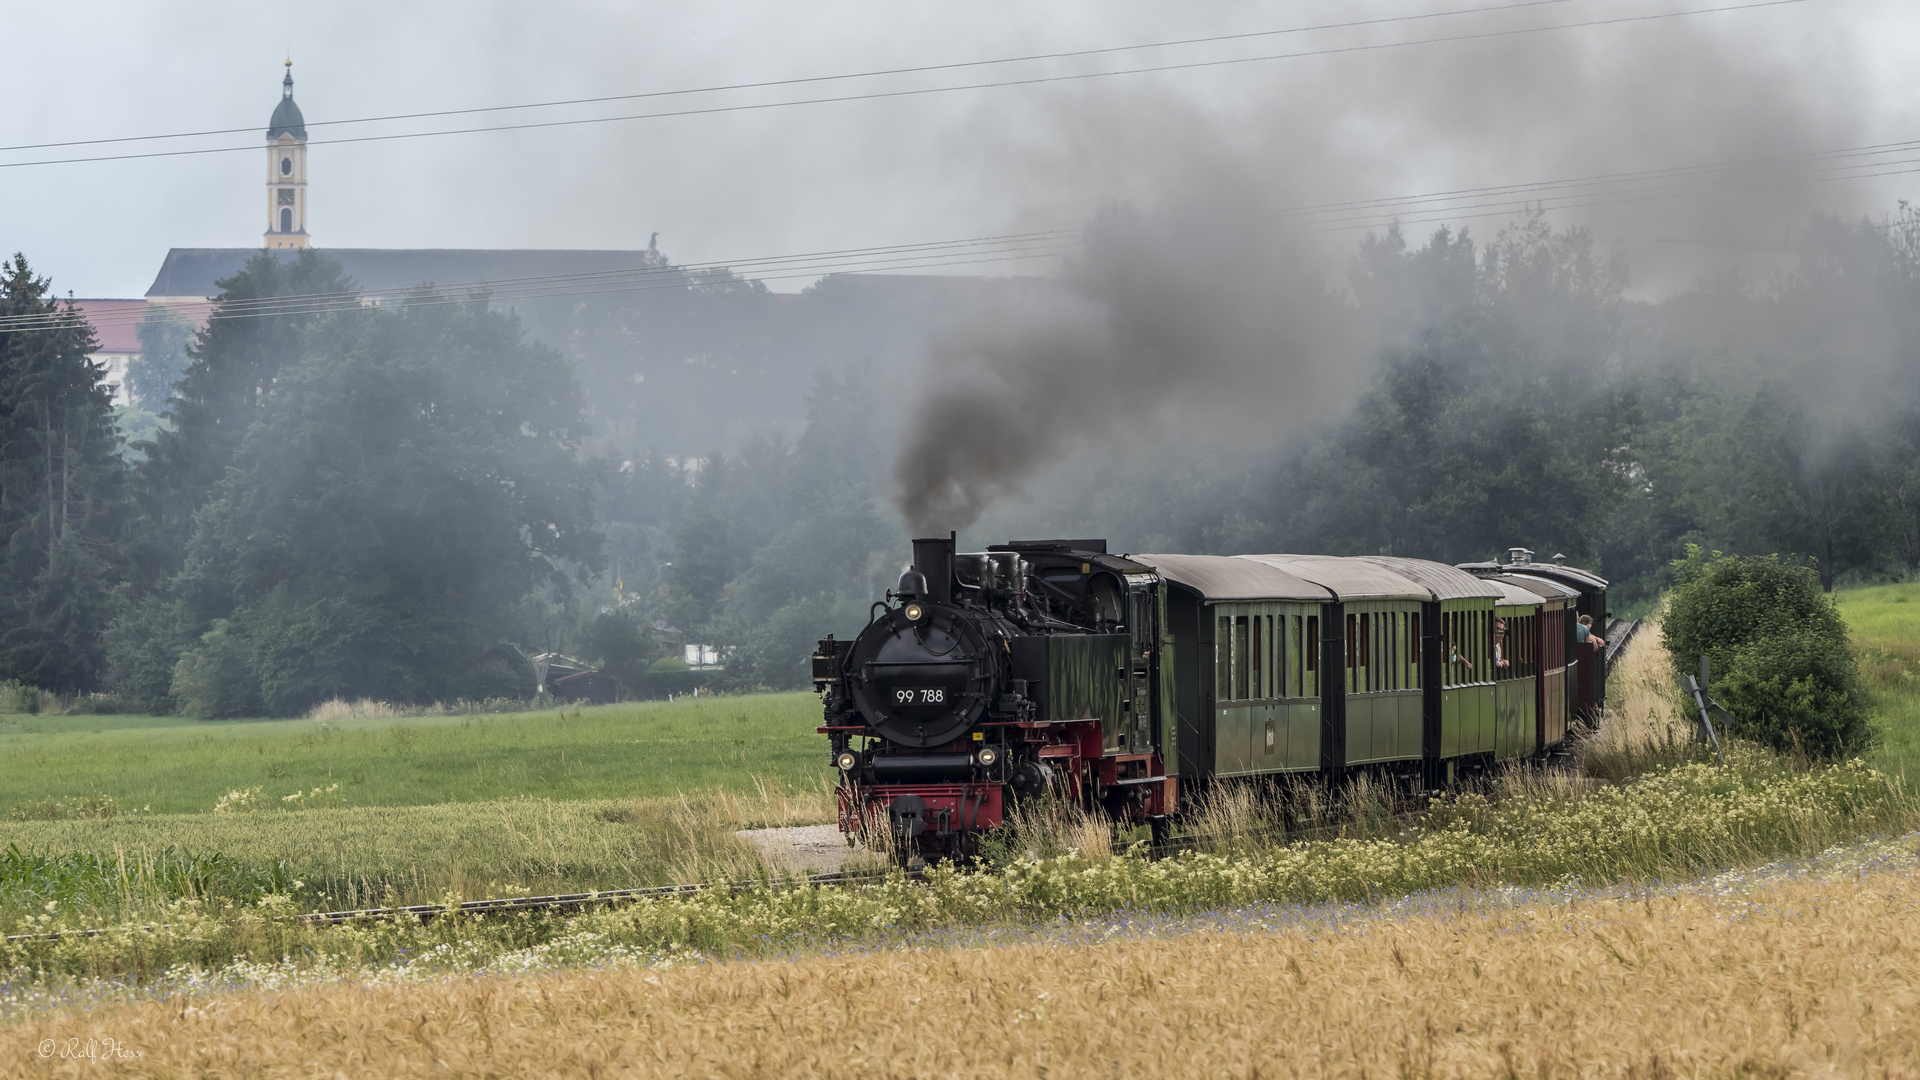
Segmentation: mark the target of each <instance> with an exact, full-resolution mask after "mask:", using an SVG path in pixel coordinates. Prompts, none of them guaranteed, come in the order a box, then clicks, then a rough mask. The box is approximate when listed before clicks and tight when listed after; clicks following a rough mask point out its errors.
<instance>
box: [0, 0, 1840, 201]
mask: <svg viewBox="0 0 1920 1080" xmlns="http://www.w3.org/2000/svg"><path fill="white" fill-rule="evenodd" d="M1807 2H1808V0H1750V2H1747V3H1738V4H1727V5H1722V6H1718V7H1697V8H1687V9H1683V10H1679V11H1663V12H1653V13H1649V14H1642V15H1619V16H1611V17H1608V18H1602V19H1586V20H1582V21H1578V22H1565V23H1553V24H1549V25H1545V26H1528V27H1512V28H1507V29H1501V30H1484V31H1475V32H1471V33H1461V34H1447V35H1442V36H1437V37H1428V38H1417V39H1413V40H1410V41H1390V42H1373V43H1368V44H1359V45H1342V46H1330V47H1327V48H1320V49H1305V50H1300V51H1297V52H1290V53H1270V54H1266V55H1261V56H1241V57H1226V58H1215V59H1210V60H1191V61H1181V62H1173V63H1164V64H1153V65H1148V66H1143V67H1133V68H1123V69H1118V70H1114V71H1092V72H1074V73H1068V74H1056V75H1034V76H1027V77H1022V78H1015V79H1001V80H995V81H990V82H974V83H962V84H959V85H952V86H932V87H914V88H907V89H898V90H873V91H866V92H860V93H847V94H835V95H831V96H826V97H813V98H798V99H791V100H786V101H766V102H749V103H741V104H733V105H709V106H700V107H692V108H685V109H670V110H664V111H659V112H645V113H630V114H626V115H622V116H598V117H581V118H573V119H565V120H536V121H528V122H526V123H518V124H495V125H488V126H481V127H465V128H448V129H443V130H439V131H414V132H396V133H392V134H385V135H354V136H344V137H341V138H336V139H314V140H309V142H308V145H309V146H329V145H344V144H351V143H371V142H393V141H398V140H405V139H423V138H439V137H444V136H449V135H473V134H485V133H491V132H503V131H530V130H535V129H543V128H562V127H580V126H586V125H592V124H611V123H622V122H628V121H638V120H664V119H670V118H676V117H691V116H714V115H720V114H725V113H742V112H759V111H765V110H769V109H787V108H796V107H799V106H805V105H831V104H842V103H846V102H854V101H878V100H884V99H890V98H911V97H925V96H930V95H935V94H951V93H959V92H963V91H968V90H990V89H999V88H1005V87H1015V86H1040V85H1046V84H1051V83H1064V82H1075V81H1082V80H1089V79H1107V78H1117V77H1120V76H1124V75H1147V74H1159V73H1164V72H1171V71H1192V70H1198V69H1204V68H1220V67H1232V66H1238V65H1245V64H1258V63H1270V62H1274V61H1280V60H1297V59H1301V58H1304V57H1310V56H1334V55H1341V54H1351V53H1363V52H1377V51H1382V50H1388V49H1403V48H1411V47H1414V46H1420V45H1438V44H1447V43H1453V42H1464V41H1483V40H1490V39H1497V38H1507V37H1516V36H1520V35H1525V34H1539V33H1548V32H1552V31H1556V30H1575V29H1581V28H1585V27H1595V26H1615V25H1622V24H1627V23H1643V22H1654V21H1659V20H1665V19H1678V18H1687V17H1690V16H1695V15H1714V14H1722V13H1727V12H1737V11H1753V10H1758V9H1761V8H1774V7H1787V6H1791V5H1796V4H1803V3H1807ZM242 130H247V131H252V130H256V129H253V128H247V129H242ZM259 148H260V147H259V144H249V145H246V146H215V147H200V148H195V149H185V150H151V151H144V152H140V153H132V154H100V155H92V156H86V157H66V158H42V159H38V160H34V161H13V162H0V168H6V169H20V168H31V167H36V166H42V165H73V164H85V163H89V162H100V161H135V160H143V159H149V158H167V157H193V156H199V155H205V154H231V153H248V152H257V151H258V150H259Z"/></svg>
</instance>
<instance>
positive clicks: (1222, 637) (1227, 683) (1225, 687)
mask: <svg viewBox="0 0 1920 1080" xmlns="http://www.w3.org/2000/svg"><path fill="white" fill-rule="evenodd" d="M1232 656H1233V620H1232V619H1229V618H1227V617H1226V616H1225V615H1222V616H1220V629H1219V630H1218V631H1217V632H1216V633H1215V634H1214V637H1213V670H1214V671H1215V672H1217V673H1218V674H1217V677H1216V678H1215V679H1214V696H1215V697H1216V698H1218V699H1219V700H1221V701H1225V700H1227V699H1228V698H1230V697H1232V696H1233V664H1232V662H1231V659H1232Z"/></svg>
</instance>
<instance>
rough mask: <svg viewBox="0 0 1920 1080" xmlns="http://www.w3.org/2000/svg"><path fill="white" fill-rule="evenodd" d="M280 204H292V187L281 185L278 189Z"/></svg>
mask: <svg viewBox="0 0 1920 1080" xmlns="http://www.w3.org/2000/svg"><path fill="white" fill-rule="evenodd" d="M280 205H281V206H292V205H293V189H292V188H290V187H283V188H281V189H280Z"/></svg>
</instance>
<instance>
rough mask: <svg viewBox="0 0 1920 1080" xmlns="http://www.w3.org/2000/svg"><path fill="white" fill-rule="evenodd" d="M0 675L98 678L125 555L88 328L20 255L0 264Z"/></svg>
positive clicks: (117, 468)
mask: <svg viewBox="0 0 1920 1080" xmlns="http://www.w3.org/2000/svg"><path fill="white" fill-rule="evenodd" d="M0 316H5V317H7V318H10V319H18V318H23V317H26V318H39V319H44V320H49V321H50V322H51V325H49V326H46V327H44V328H39V329H31V330H15V331H12V332H9V333H6V334H0V678H11V679H18V680H20V681H23V682H26V683H30V684H32V685H35V686H39V687H43V688H46V689H49V690H53V691H55V692H58V693H63V694H71V693H75V692H80V691H86V690H92V689H94V688H96V687H98V686H99V685H100V683H101V681H102V679H103V677H104V675H105V673H106V661H105V656H104V654H103V651H102V649H101V645H100V633H101V630H102V628H103V627H104V626H105V625H106V622H107V619H108V617H109V614H110V610H109V607H108V603H107V593H108V588H109V586H110V585H111V583H112V582H113V581H114V580H116V579H117V578H118V577H119V575H120V574H121V573H122V566H121V563H122V562H123V560H124V558H125V528H126V516H127V509H128V504H127V491H126V485H125V468H124V466H123V465H122V464H121V461H120V458H119V456H118V453H119V447H120V439H119V434H118V432H117V431H116V430H115V428H114V422H113V395H112V390H111V389H110V388H109V387H107V386H105V385H104V384H102V383H101V382H100V376H101V374H102V369H100V368H99V367H97V366H95V365H94V363H93V362H92V361H91V360H89V359H88V358H87V354H88V353H89V352H90V351H92V349H93V347H94V336H93V330H92V328H91V327H90V326H88V325H87V323H86V321H85V320H84V319H83V318H81V316H80V314H79V313H78V312H76V311H75V310H74V309H73V307H72V305H70V304H69V305H67V306H66V307H64V308H63V307H61V306H60V304H58V303H57V302H56V301H55V300H54V299H53V296H52V292H51V289H50V288H49V286H48V282H47V281H46V279H44V278H37V277H35V276H34V274H33V271H32V270H31V269H29V268H28V266H27V261H26V258H25V257H24V256H20V255H15V256H14V257H13V260H12V261H11V262H8V263H6V264H4V266H0Z"/></svg>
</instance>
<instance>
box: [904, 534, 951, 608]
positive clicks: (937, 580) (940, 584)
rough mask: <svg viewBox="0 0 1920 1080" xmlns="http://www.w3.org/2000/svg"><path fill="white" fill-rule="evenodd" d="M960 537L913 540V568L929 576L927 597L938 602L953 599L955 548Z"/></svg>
mask: <svg viewBox="0 0 1920 1080" xmlns="http://www.w3.org/2000/svg"><path fill="white" fill-rule="evenodd" d="M957 539H958V537H957V536H956V534H954V533H948V534H947V535H945V536H936V537H931V538H923V539H918V540H915V541H914V542H913V568H914V569H915V570H918V571H920V572H921V573H922V574H925V575H926V576H927V599H928V600H931V601H933V602H934V603H936V604H946V603H951V602H952V600H953V550H954V547H955V544H956V541H957Z"/></svg>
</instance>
